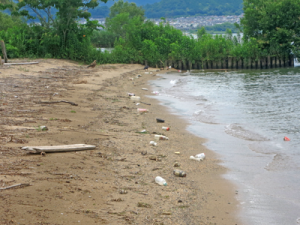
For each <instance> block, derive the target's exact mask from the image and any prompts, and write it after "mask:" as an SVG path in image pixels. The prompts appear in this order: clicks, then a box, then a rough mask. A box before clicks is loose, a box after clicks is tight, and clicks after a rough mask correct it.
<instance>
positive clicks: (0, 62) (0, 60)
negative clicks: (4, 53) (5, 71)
mask: <svg viewBox="0 0 300 225" xmlns="http://www.w3.org/2000/svg"><path fill="white" fill-rule="evenodd" d="M2 65H3V62H2V58H1V55H0V66H2Z"/></svg>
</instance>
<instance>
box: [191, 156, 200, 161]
mask: <svg viewBox="0 0 300 225" xmlns="http://www.w3.org/2000/svg"><path fill="white" fill-rule="evenodd" d="M190 159H193V160H196V161H202V160H203V159H202V158H195V157H194V156H190Z"/></svg>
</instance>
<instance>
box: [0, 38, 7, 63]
mask: <svg viewBox="0 0 300 225" xmlns="http://www.w3.org/2000/svg"><path fill="white" fill-rule="evenodd" d="M0 44H1V49H2V54H3V58H4V62H5V63H7V54H6V48H5V43H4V41H3V40H1V41H0Z"/></svg>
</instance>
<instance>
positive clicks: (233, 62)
mask: <svg viewBox="0 0 300 225" xmlns="http://www.w3.org/2000/svg"><path fill="white" fill-rule="evenodd" d="M236 64H237V63H236V58H235V57H232V68H233V69H236V68H237V66H236Z"/></svg>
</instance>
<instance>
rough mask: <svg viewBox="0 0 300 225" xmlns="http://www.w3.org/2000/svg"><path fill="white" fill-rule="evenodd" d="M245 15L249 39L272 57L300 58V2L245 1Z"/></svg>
mask: <svg viewBox="0 0 300 225" xmlns="http://www.w3.org/2000/svg"><path fill="white" fill-rule="evenodd" d="M244 11H245V15H244V18H243V19H242V21H241V23H242V25H243V27H242V28H243V31H244V35H245V38H246V39H248V38H255V39H256V40H257V42H258V43H259V47H260V48H261V49H262V50H264V51H267V52H270V53H271V54H276V55H281V54H290V53H291V52H294V53H295V54H297V55H299V50H300V49H299V48H300V0H280V1H278V0H277V1H274V0H264V1H260V0H244Z"/></svg>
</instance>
